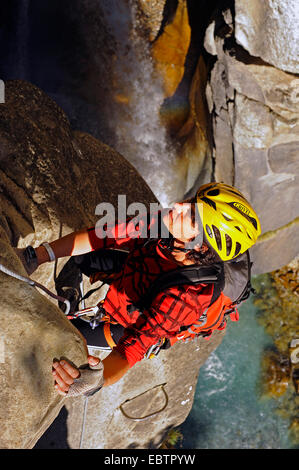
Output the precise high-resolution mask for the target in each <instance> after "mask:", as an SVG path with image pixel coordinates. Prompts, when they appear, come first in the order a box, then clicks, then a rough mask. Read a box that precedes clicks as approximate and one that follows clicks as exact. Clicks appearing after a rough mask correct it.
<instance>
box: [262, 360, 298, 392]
mask: <svg viewBox="0 0 299 470" xmlns="http://www.w3.org/2000/svg"><path fill="white" fill-rule="evenodd" d="M262 368H263V369H264V372H263V375H264V379H263V386H264V393H266V394H267V395H268V396H269V397H280V396H281V395H283V394H284V393H285V392H286V391H287V389H288V386H289V383H290V379H291V370H290V362H289V358H288V356H282V355H281V354H279V353H277V352H275V351H270V352H266V353H264V357H263V360H262Z"/></svg>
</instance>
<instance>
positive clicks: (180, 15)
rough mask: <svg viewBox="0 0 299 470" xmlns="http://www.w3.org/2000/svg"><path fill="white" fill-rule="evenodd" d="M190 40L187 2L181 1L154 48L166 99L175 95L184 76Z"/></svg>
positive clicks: (156, 64) (153, 51) (156, 65)
mask: <svg viewBox="0 0 299 470" xmlns="http://www.w3.org/2000/svg"><path fill="white" fill-rule="evenodd" d="M190 39H191V28H190V25H189V21H188V9H187V2H186V1H185V0H179V2H178V6H177V9H176V13H175V16H174V18H173V20H172V22H171V23H169V24H167V25H166V26H165V28H164V30H163V32H162V34H161V35H160V36H159V37H158V38H157V39H156V41H155V42H154V44H153V48H152V55H153V58H154V61H155V67H156V69H157V70H158V72H159V73H160V74H161V76H162V78H163V84H164V93H165V97H166V98H168V97H170V96H172V95H173V94H174V93H175V91H176V89H177V87H178V85H179V83H180V81H181V79H182V77H183V75H184V71H185V69H184V65H185V60H186V55H187V52H188V48H189V45H190Z"/></svg>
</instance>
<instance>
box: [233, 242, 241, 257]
mask: <svg viewBox="0 0 299 470" xmlns="http://www.w3.org/2000/svg"><path fill="white" fill-rule="evenodd" d="M240 250H241V245H240V243H239V242H236V250H235V254H234V257H235V256H237V255H238V254H239V253H240Z"/></svg>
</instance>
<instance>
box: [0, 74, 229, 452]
mask: <svg viewBox="0 0 299 470" xmlns="http://www.w3.org/2000/svg"><path fill="white" fill-rule="evenodd" d="M5 85H6V86H5V89H6V95H5V96H6V102H5V104H1V106H0V151H1V158H0V188H1V190H0V204H1V206H0V207H1V214H0V229H1V242H0V243H1V256H0V263H2V264H3V265H5V266H7V267H10V268H11V269H12V270H14V271H16V272H18V273H20V274H23V275H24V274H25V272H24V269H23V267H22V266H21V264H20V261H19V259H18V258H17V257H16V255H15V253H14V251H13V249H12V247H15V246H18V247H24V246H25V245H28V244H32V245H33V246H38V245H39V244H40V243H41V242H42V241H45V240H48V241H51V240H54V239H56V238H58V237H59V236H60V235H61V234H62V235H65V234H67V233H69V232H70V231H73V230H76V229H79V228H82V227H84V226H91V225H93V224H94V223H95V222H96V216H95V215H94V213H95V207H96V205H97V204H98V203H100V202H102V201H107V202H111V203H113V204H115V205H116V204H117V195H118V194H125V195H126V196H127V204H130V203H131V202H133V201H138V202H142V203H144V204H145V205H146V206H147V207H148V205H149V203H150V202H155V201H156V199H155V197H154V195H153V194H152V192H151V190H150V189H149V187H148V186H147V185H146V184H145V182H144V181H143V180H142V178H141V177H140V176H139V175H138V174H137V173H136V171H135V170H134V168H133V167H132V166H131V165H130V164H129V163H128V162H126V160H124V158H123V157H122V156H121V155H119V154H118V153H117V152H115V151H114V150H112V149H111V148H109V147H108V146H106V145H104V144H102V143H101V142H100V141H98V140H96V139H95V138H93V137H92V136H90V135H88V134H86V133H81V132H79V131H76V132H73V131H72V129H71V127H70V125H69V122H68V120H67V118H66V116H65V114H64V113H63V111H62V110H61V109H60V108H59V107H58V106H57V105H56V104H55V103H54V102H53V101H52V100H51V99H50V98H49V97H48V96H47V95H46V94H45V93H43V92H42V91H41V90H40V89H38V88H37V87H36V86H33V85H31V84H29V83H27V82H23V81H9V82H6V84H5ZM65 261H66V260H59V263H58V266H57V267H56V272H57V273H58V272H59V270H60V268H61V266H62V265H63V264H64V263H65ZM54 270H55V267H54V266H53V264H52V263H47V264H44V265H43V266H41V267H40V268H39V269H38V270H37V271H36V272H35V273H34V275H33V276H32V277H33V278H34V279H36V280H37V281H39V282H41V283H43V284H44V285H45V286H47V287H48V288H50V289H51V290H52V291H55V290H54V279H53V274H54ZM0 290H1V309H0V315H1V322H0V324H1V332H0V340H1V341H0V361H1V368H0V380H1V389H0V396H1V401H0V403H1V404H0V418H1V430H2V431H1V438H0V447H1V448H31V447H33V446H34V445H35V443H36V442H37V440H38V439H39V438H40V437H41V435H42V434H43V433H44V432H45V430H46V429H47V428H48V427H49V426H50V425H51V423H52V422H53V420H54V419H55V417H56V416H57V414H58V413H59V411H60V409H61V407H62V406H63V405H64V404H65V403H66V405H67V408H68V411H69V413H68V440H69V445H70V446H71V447H74V448H75V447H79V446H80V441H81V444H82V445H81V447H86V448H128V447H137V448H140V447H157V446H159V444H160V443H161V442H162V440H163V438H164V436H165V434H166V433H167V431H168V429H169V428H170V427H173V426H178V425H179V424H180V423H181V422H182V421H184V420H185V419H186V417H187V415H188V413H189V411H190V409H191V406H192V401H193V395H194V391H195V386H196V382H197V376H198V371H199V368H200V366H201V365H202V364H203V363H204V361H205V360H206V359H207V357H208V355H209V354H210V353H211V352H212V350H213V349H214V348H215V347H216V346H217V345H218V344H219V343H220V341H221V339H222V334H221V332H219V334H217V335H215V336H214V338H213V339H212V340H210V341H209V342H206V341H199V342H193V343H188V344H179V345H176V346H175V347H173V348H172V349H170V350H168V351H164V352H161V353H160V355H159V356H158V357H157V358H155V359H152V360H144V361H142V362H140V363H138V364H137V365H136V366H135V367H134V368H132V369H131V370H130V371H129V373H128V374H127V375H126V376H125V377H124V378H123V379H122V380H121V381H120V382H118V383H117V384H115V385H114V386H112V387H109V388H107V390H106V389H104V391H102V392H101V393H99V394H98V395H95V396H94V397H92V398H90V399H89V403H88V409H87V415H86V416H87V419H86V423H85V432H84V435H83V436H81V431H82V419H83V402H82V400H81V398H79V399H77V398H76V399H69V401H67V400H66V399H64V398H62V397H60V396H59V395H57V394H56V392H55V391H54V388H53V379H52V376H51V367H52V361H53V359H54V358H55V357H58V358H60V357H62V356H64V357H67V358H68V359H69V360H71V361H72V362H74V363H75V364H76V365H81V364H83V363H86V355H87V350H86V346H85V343H84V340H83V338H82V337H81V335H80V334H79V333H78V331H77V330H76V329H75V328H74V327H73V326H72V325H71V323H70V322H69V321H68V320H67V319H66V318H65V317H64V315H63V313H62V312H61V311H60V310H59V309H58V307H57V306H56V301H54V300H53V299H50V298H48V297H47V296H45V295H43V294H42V293H41V292H38V290H37V289H36V288H33V287H31V286H29V285H28V284H25V283H23V282H22V281H20V280H16V279H14V278H11V277H9V276H7V275H6V274H4V273H0ZM163 390H165V392H164V391H163ZM142 394H145V395H142ZM127 400H130V401H127ZM166 400H167V406H166V407H165V409H164V410H163V411H161V412H159V413H158V414H156V412H157V411H159V410H160V409H161V408H164V405H165V404H166ZM125 402H126V403H125ZM122 404H123V407H122V409H123V411H124V413H125V414H123V413H122V411H121V409H120V405H122ZM152 414H153V416H150V417H148V418H147V419H145V420H143V421H141V422H139V421H138V422H137V421H135V420H134V419H131V418H130V417H133V418H134V417H144V416H146V415H152ZM126 415H128V416H129V418H128V417H126Z"/></svg>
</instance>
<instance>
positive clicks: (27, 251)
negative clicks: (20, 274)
mask: <svg viewBox="0 0 299 470" xmlns="http://www.w3.org/2000/svg"><path fill="white" fill-rule="evenodd" d="M14 250H15V253H16V255H17V256H18V257H19V258H20V260H21V261H22V264H23V266H24V268H25V270H26V272H27V274H28V276H30V275H31V274H32V273H33V272H34V271H35V270H36V268H37V267H38V261H37V256H36V252H35V249H34V248H33V247H32V246H27V248H14Z"/></svg>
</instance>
